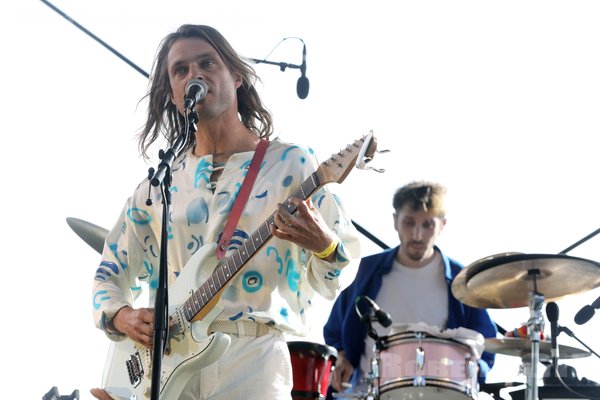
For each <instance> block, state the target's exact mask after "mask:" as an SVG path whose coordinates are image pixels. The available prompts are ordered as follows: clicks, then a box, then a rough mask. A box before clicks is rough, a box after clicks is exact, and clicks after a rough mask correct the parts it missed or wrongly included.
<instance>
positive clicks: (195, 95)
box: [183, 79, 208, 109]
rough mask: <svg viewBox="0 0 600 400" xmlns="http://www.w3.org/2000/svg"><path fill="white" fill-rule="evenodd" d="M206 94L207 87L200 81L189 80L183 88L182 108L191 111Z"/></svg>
mask: <svg viewBox="0 0 600 400" xmlns="http://www.w3.org/2000/svg"><path fill="white" fill-rule="evenodd" d="M206 93H208V85H207V84H206V82H204V80H202V79H191V80H190V81H189V83H188V84H187V86H186V87H185V96H184V97H183V106H184V107H185V108H186V109H192V108H194V106H195V105H196V103H197V102H199V101H202V100H203V99H204V97H205V96H206Z"/></svg>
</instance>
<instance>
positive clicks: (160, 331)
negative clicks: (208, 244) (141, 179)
mask: <svg viewBox="0 0 600 400" xmlns="http://www.w3.org/2000/svg"><path fill="white" fill-rule="evenodd" d="M187 111H188V110H186V115H185V122H186V123H185V124H184V127H183V129H182V132H181V134H180V135H179V136H178V137H177V139H176V140H175V143H174V144H173V147H171V148H169V149H167V151H163V150H160V151H159V158H160V159H161V162H160V163H159V165H158V169H157V170H156V172H154V169H153V168H151V169H150V170H149V174H148V179H149V180H150V183H151V185H152V186H155V187H156V186H160V192H161V195H162V226H161V238H160V261H159V275H158V286H157V288H156V299H155V301H154V337H153V342H152V383H151V388H150V399H151V400H158V399H159V398H160V390H161V388H160V383H161V382H160V380H161V375H162V357H163V355H164V353H165V349H166V347H167V343H168V340H167V339H168V336H169V290H168V279H167V270H168V264H167V261H168V256H167V255H168V253H167V243H168V224H169V206H170V205H171V192H170V190H169V188H170V187H171V172H172V163H173V161H174V160H175V159H176V158H177V156H179V154H180V152H181V149H182V148H183V147H184V145H185V144H186V143H187V141H188V138H189V136H190V134H191V133H194V132H196V125H195V124H196V123H197V122H198V114H197V113H196V112H195V111H189V112H187ZM146 205H148V206H150V205H152V199H151V198H150V188H148V199H147V200H146Z"/></svg>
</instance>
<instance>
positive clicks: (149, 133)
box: [138, 25, 273, 158]
mask: <svg viewBox="0 0 600 400" xmlns="http://www.w3.org/2000/svg"><path fill="white" fill-rule="evenodd" d="M189 38H198V39H202V40H205V41H206V42H208V43H209V44H210V45H211V46H212V47H214V49H215V50H216V51H217V53H219V56H220V57H221V59H222V60H223V62H224V63H225V65H226V66H227V68H228V69H229V70H230V71H231V73H233V74H238V75H240V76H241V78H242V84H241V86H240V87H239V88H238V89H237V101H238V114H239V116H240V119H241V121H242V124H244V126H245V127H246V128H248V129H250V130H251V131H253V132H255V133H256V134H257V135H258V136H259V137H261V138H266V137H269V136H270V135H271V134H272V133H273V121H272V116H271V113H270V112H269V110H267V108H266V107H264V106H263V104H262V101H261V100H260V97H259V95H258V92H257V91H256V89H255V87H254V84H255V83H256V82H257V81H259V80H260V78H259V77H258V75H257V74H256V71H255V70H254V68H252V66H250V65H249V64H248V63H247V62H246V61H244V59H243V58H242V57H240V56H239V55H238V54H237V52H236V51H235V50H234V49H233V48H232V47H231V45H230V44H229V42H228V41H227V40H226V39H225V37H223V35H221V33H219V32H218V31H217V30H216V29H214V28H212V27H210V26H207V25H182V26H181V27H179V29H177V31H175V32H173V33H171V34H169V35H167V36H166V37H165V38H164V39H163V40H162V42H161V44H160V46H159V50H158V52H157V55H156V59H155V60H154V65H153V67H152V71H153V72H152V75H151V77H150V83H149V90H148V93H147V94H146V95H145V96H144V98H145V97H148V117H147V119H146V124H145V126H144V129H143V130H142V131H141V132H140V134H139V135H138V141H139V143H138V148H139V150H140V154H141V155H142V156H144V157H146V158H147V157H148V154H147V151H148V148H149V147H150V146H151V145H152V143H154V142H155V141H156V140H157V139H158V138H159V137H160V136H161V135H162V136H163V137H164V138H165V139H167V141H168V143H169V144H170V145H172V144H173V143H174V142H175V139H176V138H177V136H178V135H179V134H180V132H181V130H182V127H183V126H184V124H185V118H184V117H183V115H181V113H180V112H179V111H178V110H177V107H176V106H175V105H174V104H173V103H172V102H171V99H170V93H171V85H170V83H169V73H168V69H167V57H168V55H169V51H170V50H171V46H172V45H173V43H175V42H176V41H177V40H179V39H189ZM194 144H195V138H194V135H190V138H189V140H188V142H187V143H186V144H185V146H184V150H187V149H189V148H191V147H193V146H194Z"/></svg>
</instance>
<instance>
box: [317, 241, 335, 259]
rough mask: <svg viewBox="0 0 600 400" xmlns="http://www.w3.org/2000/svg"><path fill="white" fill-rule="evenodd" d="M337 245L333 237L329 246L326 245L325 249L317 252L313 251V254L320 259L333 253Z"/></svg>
mask: <svg viewBox="0 0 600 400" xmlns="http://www.w3.org/2000/svg"><path fill="white" fill-rule="evenodd" d="M337 245H338V240H337V239H333V240H332V241H331V243H329V246H327V247H326V248H325V250H323V251H319V252H316V251H315V252H314V253H315V256H317V257H319V258H320V259H325V258H327V257H329V256H330V255H331V254H333V252H334V251H335V249H337Z"/></svg>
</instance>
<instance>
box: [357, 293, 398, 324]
mask: <svg viewBox="0 0 600 400" xmlns="http://www.w3.org/2000/svg"><path fill="white" fill-rule="evenodd" d="M362 298H363V299H365V300H366V301H367V303H369V307H371V309H372V310H373V311H374V312H375V318H377V322H379V323H380V324H381V325H382V326H383V327H384V328H387V327H388V326H390V325H391V324H392V317H390V314H388V313H386V312H385V311H383V310H382V309H381V308H379V306H378V305H377V303H375V302H374V301H373V300H372V299H371V298H370V297H368V296H362Z"/></svg>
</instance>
